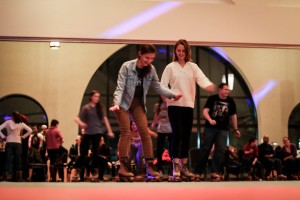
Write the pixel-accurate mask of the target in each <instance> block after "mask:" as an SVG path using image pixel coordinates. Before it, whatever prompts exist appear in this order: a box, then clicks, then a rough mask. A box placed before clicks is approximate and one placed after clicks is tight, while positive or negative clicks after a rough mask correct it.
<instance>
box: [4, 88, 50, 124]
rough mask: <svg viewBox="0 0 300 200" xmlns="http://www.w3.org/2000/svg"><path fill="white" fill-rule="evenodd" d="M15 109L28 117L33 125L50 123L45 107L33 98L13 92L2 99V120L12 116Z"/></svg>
mask: <svg viewBox="0 0 300 200" xmlns="http://www.w3.org/2000/svg"><path fill="white" fill-rule="evenodd" d="M13 111H18V112H20V113H22V114H23V115H25V116H26V117H27V118H28V123H29V124H31V125H33V124H34V125H43V124H45V125H48V117H47V115H46V112H45V110H44V108H43V107H42V106H41V105H40V104H39V103H38V102H37V101H36V100H34V99H33V98H31V97H29V96H26V95H22V94H12V95H7V96H5V97H2V98H1V99H0V122H1V123H2V122H4V121H5V120H7V119H9V118H11V117H12V113H13Z"/></svg>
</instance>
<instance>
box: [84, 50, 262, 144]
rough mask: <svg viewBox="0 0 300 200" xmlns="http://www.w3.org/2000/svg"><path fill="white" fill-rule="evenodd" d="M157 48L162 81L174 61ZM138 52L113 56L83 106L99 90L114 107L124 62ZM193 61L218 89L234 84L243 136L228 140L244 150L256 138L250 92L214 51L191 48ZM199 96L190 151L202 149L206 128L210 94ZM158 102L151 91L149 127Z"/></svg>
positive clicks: (91, 85) (170, 52)
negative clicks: (251, 139)
mask: <svg viewBox="0 0 300 200" xmlns="http://www.w3.org/2000/svg"><path fill="white" fill-rule="evenodd" d="M156 48H157V55H156V58H155V60H154V62H153V64H154V66H155V67H156V70H157V74H158V76H159V78H160V77H161V75H162V73H163V70H164V68H165V66H166V65H167V64H168V63H170V62H171V61H172V57H173V46H172V45H156ZM137 51H138V45H127V46H125V47H123V48H122V49H120V50H119V51H117V52H116V53H114V54H113V55H111V56H110V57H109V58H108V59H107V60H106V61H105V62H104V63H103V64H101V66H99V68H98V70H97V71H96V72H95V74H94V75H93V77H92V78H91V80H90V82H89V84H88V86H87V89H86V91H85V95H84V98H83V101H82V105H83V104H85V103H87V101H88V100H87V97H88V93H89V92H90V91H91V90H93V89H96V90H99V91H100V92H101V101H102V103H103V104H104V105H105V106H106V108H107V109H108V108H109V107H110V106H111V103H112V98H113V96H112V95H113V92H114V91H115V88H116V82H117V76H118V71H119V69H120V67H121V65H122V64H123V62H125V61H128V60H131V59H135V58H136V57H137ZM192 59H193V62H195V63H197V64H198V66H199V67H200V68H201V70H202V71H203V72H204V74H205V75H206V76H207V77H208V78H209V79H210V80H212V81H213V82H214V83H215V84H216V85H218V84H219V83H221V82H222V80H223V81H225V82H229V81H230V80H233V81H234V83H233V90H232V92H231V94H230V95H231V96H232V97H233V98H234V99H235V102H236V104H237V111H238V124H239V129H240V131H241V133H242V135H243V136H242V137H241V138H240V139H236V138H235V137H233V133H231V134H230V136H229V137H228V144H231V145H233V146H235V147H237V148H241V147H242V146H243V145H244V144H245V143H247V142H248V140H249V138H251V137H257V117H256V109H255V106H254V102H253V99H252V96H251V93H250V90H249V88H248V87H247V85H246V83H245V81H244V80H243V78H242V76H241V75H240V73H239V72H238V71H237V70H236V69H235V67H234V66H233V65H232V64H231V63H230V62H229V61H228V60H227V59H225V58H224V57H222V56H221V55H220V54H219V53H218V52H216V51H215V50H214V49H212V48H209V47H200V46H192ZM196 95H197V96H196V102H195V109H194V122H193V130H192V136H191V145H190V147H191V148H192V147H199V146H200V143H201V141H202V140H201V138H202V137H203V136H202V134H201V133H202V132H203V125H204V122H205V120H204V118H203V116H202V108H203V105H204V103H205V101H206V99H207V97H208V96H209V95H210V94H209V93H207V92H206V91H204V90H202V89H200V88H199V87H197V94H196ZM157 100H158V94H156V93H155V92H154V91H153V90H151V89H150V91H149V93H148V96H147V109H148V113H147V117H148V121H149V124H150V123H151V121H152V119H153V115H154V113H153V112H152V110H153V106H154V104H155V103H156V102H157ZM107 112H108V117H109V119H110V122H111V125H112V127H113V129H114V131H115V133H116V135H117V134H118V124H117V122H116V119H115V116H114V114H113V113H112V112H109V111H107ZM116 141H117V140H116ZM154 146H155V142H154Z"/></svg>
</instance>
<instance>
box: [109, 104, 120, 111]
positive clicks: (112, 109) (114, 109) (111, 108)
mask: <svg viewBox="0 0 300 200" xmlns="http://www.w3.org/2000/svg"><path fill="white" fill-rule="evenodd" d="M109 110H110V111H116V110H120V106H118V105H115V106H112V107H110V108H109Z"/></svg>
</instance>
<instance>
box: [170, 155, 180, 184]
mask: <svg viewBox="0 0 300 200" xmlns="http://www.w3.org/2000/svg"><path fill="white" fill-rule="evenodd" d="M170 181H171V182H181V178H180V166H179V158H174V159H173V176H172V179H171V180H170Z"/></svg>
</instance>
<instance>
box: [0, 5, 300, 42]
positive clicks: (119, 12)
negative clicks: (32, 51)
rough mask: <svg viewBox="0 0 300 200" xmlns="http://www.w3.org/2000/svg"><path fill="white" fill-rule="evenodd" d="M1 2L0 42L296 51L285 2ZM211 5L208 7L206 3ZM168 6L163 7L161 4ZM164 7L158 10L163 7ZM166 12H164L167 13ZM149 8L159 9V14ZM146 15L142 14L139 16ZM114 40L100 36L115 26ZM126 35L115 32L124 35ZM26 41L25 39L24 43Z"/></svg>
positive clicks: (299, 28)
mask: <svg viewBox="0 0 300 200" xmlns="http://www.w3.org/2000/svg"><path fill="white" fill-rule="evenodd" d="M176 2H177V3H176V5H177V6H174V7H172V5H171V4H174V2H172V1H159V0H109V1H104V0H89V1H88V2H87V1H85V0H64V1H61V0H51V1H40V0H26V1H20V0H9V1H8V0H3V1H0V16H1V17H0V27H1V29H0V39H1V36H2V37H3V38H2V39H9V38H4V36H8V37H13V38H12V39H14V37H15V38H18V37H21V38H19V39H22V40H24V39H25V40H30V39H32V40H42V41H43V40H49V39H51V38H56V39H57V38H58V39H60V40H66V39H69V40H73V41H78V40H79V41H80V40H88V41H90V40H92V41H101V40H105V39H107V40H106V42H116V41H124V40H126V41H149V40H151V41H156V42H160V41H163V42H165V41H171V42H174V41H177V40H178V39H179V38H185V39H187V40H189V41H191V42H193V43H201V44H208V45H211V44H215V45H226V46H232V45H233V46H237V45H238V46H239V45H247V46H249V45H250V46H253V45H254V46H255V45H259V46H264V45H271V46H273V45H277V46H281V45H283V46H295V47H300V37H299V35H300V24H299V23H300V3H297V1H291V0H285V1H284V2H286V3H284V2H283V1H278V0H264V1H262V0H251V1H249V0H231V1H229V0H210V1H208V0H206V1H204V0H183V1H176ZM210 2H211V3H210ZM166 3H167V4H168V5H167V6H166V7H164V6H163V5H164V4H166ZM163 7H164V8H163ZM171 7H172V9H169V8H171ZM155 8H162V10H163V12H161V13H160V12H159V11H158V10H157V9H155ZM149 10H150V13H148V15H146V16H145V15H142V16H141V14H142V13H145V12H147V11H149ZM133 19H137V20H140V21H133V22H132V23H128V24H126V25H124V26H123V27H121V28H120V29H119V31H118V33H120V35H114V36H106V35H105V33H106V32H107V31H109V30H111V29H113V28H115V27H116V26H118V25H121V24H123V23H125V22H128V21H130V20H133ZM127 29H129V30H128V32H124V33H121V32H122V31H124V30H127ZM24 37H27V38H24Z"/></svg>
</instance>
